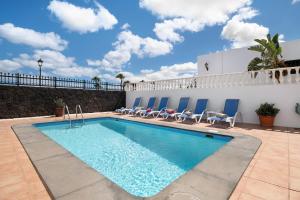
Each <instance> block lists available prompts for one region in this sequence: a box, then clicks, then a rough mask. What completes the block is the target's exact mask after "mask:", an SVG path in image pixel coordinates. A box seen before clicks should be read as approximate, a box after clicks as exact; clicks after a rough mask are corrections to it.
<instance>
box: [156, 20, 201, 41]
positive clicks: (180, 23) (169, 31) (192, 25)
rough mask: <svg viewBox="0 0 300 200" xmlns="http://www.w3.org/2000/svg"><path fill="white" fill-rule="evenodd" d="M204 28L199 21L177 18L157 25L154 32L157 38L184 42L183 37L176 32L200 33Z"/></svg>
mask: <svg viewBox="0 0 300 200" xmlns="http://www.w3.org/2000/svg"><path fill="white" fill-rule="evenodd" d="M203 28H204V25H203V24H201V23H199V22H198V21H197V20H192V19H186V18H175V19H172V20H164V21H163V22H161V23H155V28H154V29H153V31H154V32H155V34H156V35H157V37H158V38H159V39H161V40H164V41H166V40H167V41H170V42H182V41H183V36H181V35H180V34H179V33H177V32H176V31H181V32H183V31H191V32H199V31H200V30H202V29H203Z"/></svg>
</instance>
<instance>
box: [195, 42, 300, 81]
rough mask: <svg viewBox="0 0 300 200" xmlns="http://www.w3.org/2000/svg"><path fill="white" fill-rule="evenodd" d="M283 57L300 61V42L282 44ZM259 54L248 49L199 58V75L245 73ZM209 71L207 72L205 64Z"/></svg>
mask: <svg viewBox="0 0 300 200" xmlns="http://www.w3.org/2000/svg"><path fill="white" fill-rule="evenodd" d="M281 46H282V55H283V59H285V60H296V59H300V53H299V52H300V40H295V41H290V42H284V43H281ZM256 56H259V53H256V52H253V51H249V50H248V49H247V48H240V49H232V50H228V51H223V52H217V53H212V54H207V55H201V56H199V57H198V74H199V75H206V74H223V73H233V72H245V71H247V67H248V64H249V62H250V61H251V60H252V59H253V58H254V57H256ZM206 62H207V63H208V67H209V70H208V71H206V69H205V65H204V64H205V63H206Z"/></svg>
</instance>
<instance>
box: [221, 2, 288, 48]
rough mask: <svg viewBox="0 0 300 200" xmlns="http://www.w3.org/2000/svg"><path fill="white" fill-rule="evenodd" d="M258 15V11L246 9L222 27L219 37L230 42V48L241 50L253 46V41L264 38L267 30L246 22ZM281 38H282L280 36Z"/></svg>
mask: <svg viewBox="0 0 300 200" xmlns="http://www.w3.org/2000/svg"><path fill="white" fill-rule="evenodd" d="M256 15H258V11H257V10H254V9H252V8H249V7H246V8H243V9H241V10H240V11H239V13H238V14H237V15H235V16H233V17H232V19H230V20H229V21H228V22H227V24H226V25H225V26H224V27H223V30H222V33H221V36H222V38H224V39H227V40H229V41H231V47H232V48H241V47H246V46H250V45H253V44H255V41H254V39H256V38H265V37H266V35H267V34H268V33H269V29H268V28H267V27H264V26H262V25H259V24H256V23H249V22H246V20H248V19H252V18H253V17H255V16H256ZM281 37H282V36H281Z"/></svg>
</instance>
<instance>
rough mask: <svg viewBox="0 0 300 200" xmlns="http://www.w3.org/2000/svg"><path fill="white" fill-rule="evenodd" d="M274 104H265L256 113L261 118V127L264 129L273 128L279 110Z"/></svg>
mask: <svg viewBox="0 0 300 200" xmlns="http://www.w3.org/2000/svg"><path fill="white" fill-rule="evenodd" d="M274 106H275V105H274V104H269V103H264V104H261V105H260V107H259V108H258V109H257V110H256V111H255V112H256V114H257V115H258V117H259V121H260V125H261V126H264V127H273V124H274V119H275V117H276V115H277V114H278V112H279V111H280V110H279V109H278V108H276V107H274Z"/></svg>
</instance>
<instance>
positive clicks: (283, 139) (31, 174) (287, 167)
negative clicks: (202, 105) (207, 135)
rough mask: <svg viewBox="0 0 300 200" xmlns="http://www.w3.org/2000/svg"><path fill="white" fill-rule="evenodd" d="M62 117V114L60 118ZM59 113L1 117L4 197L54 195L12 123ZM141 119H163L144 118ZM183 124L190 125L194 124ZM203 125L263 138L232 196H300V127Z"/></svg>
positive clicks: (0, 187)
mask: <svg viewBox="0 0 300 200" xmlns="http://www.w3.org/2000/svg"><path fill="white" fill-rule="evenodd" d="M110 115H112V114H111V113H94V114H85V117H97V116H110ZM59 119H61V118H59ZM56 120H58V118H55V117H38V118H24V119H13V120H11V119H10V120H0V199H1V200H2V199H39V200H40V199H50V197H49V195H48V193H47V191H46V189H45V187H44V186H43V184H42V182H41V180H40V178H39V176H38V175H37V173H36V171H35V169H34V167H33V166H32V164H31V162H30V160H29V158H28V157H27V154H26V152H25V151H24V149H23V147H22V145H21V144H20V142H19V141H18V139H17V137H16V136H15V134H14V133H13V131H12V130H11V128H10V127H11V125H15V124H26V123H34V122H45V121H56ZM140 120H141V121H144V120H145V121H147V120H159V121H160V123H166V124H167V125H168V124H169V125H170V123H178V122H169V121H167V122H165V121H163V120H161V119H140ZM181 126H184V127H189V126H191V125H190V124H182V125H181ZM193 126H198V127H199V128H206V129H211V130H222V131H224V129H225V131H228V132H239V133H243V134H248V135H252V136H255V137H257V138H259V139H261V140H262V145H261V146H260V148H259V150H258V152H257V153H256V155H255V157H254V159H253V160H252V162H251V163H250V165H249V166H248V169H247V170H246V171H245V173H244V175H243V177H242V178H241V180H240V182H239V184H238V185H237V187H236V189H235V191H234V192H233V194H232V196H231V198H230V199H232V200H235V199H242V200H245V199H248V200H250V199H254V200H255V199H270V200H276V199H278V200H281V199H283V200H284V199H285V200H288V199H290V200H296V199H298V200H299V199H300V130H295V129H289V128H275V129H273V130H263V129H261V128H260V127H258V126H254V125H238V127H235V128H232V129H226V128H225V127H224V126H220V125H218V126H214V127H212V126H210V125H209V124H206V123H201V124H199V125H193Z"/></svg>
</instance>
